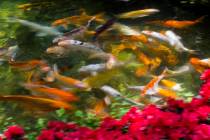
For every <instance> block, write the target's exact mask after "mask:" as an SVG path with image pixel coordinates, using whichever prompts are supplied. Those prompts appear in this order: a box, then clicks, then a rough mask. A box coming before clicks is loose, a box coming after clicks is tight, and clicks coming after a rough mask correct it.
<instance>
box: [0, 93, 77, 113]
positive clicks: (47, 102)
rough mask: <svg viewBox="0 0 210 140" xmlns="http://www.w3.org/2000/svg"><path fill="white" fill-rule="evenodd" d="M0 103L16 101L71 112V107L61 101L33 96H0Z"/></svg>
mask: <svg viewBox="0 0 210 140" xmlns="http://www.w3.org/2000/svg"><path fill="white" fill-rule="evenodd" d="M0 101H16V102H20V103H24V104H28V105H33V106H40V107H42V108H43V109H44V108H51V109H59V108H64V109H67V110H72V109H73V107H72V106H71V105H70V104H67V103H65V102H62V101H56V100H52V99H46V98H41V97H34V96H24V95H7V96H0Z"/></svg>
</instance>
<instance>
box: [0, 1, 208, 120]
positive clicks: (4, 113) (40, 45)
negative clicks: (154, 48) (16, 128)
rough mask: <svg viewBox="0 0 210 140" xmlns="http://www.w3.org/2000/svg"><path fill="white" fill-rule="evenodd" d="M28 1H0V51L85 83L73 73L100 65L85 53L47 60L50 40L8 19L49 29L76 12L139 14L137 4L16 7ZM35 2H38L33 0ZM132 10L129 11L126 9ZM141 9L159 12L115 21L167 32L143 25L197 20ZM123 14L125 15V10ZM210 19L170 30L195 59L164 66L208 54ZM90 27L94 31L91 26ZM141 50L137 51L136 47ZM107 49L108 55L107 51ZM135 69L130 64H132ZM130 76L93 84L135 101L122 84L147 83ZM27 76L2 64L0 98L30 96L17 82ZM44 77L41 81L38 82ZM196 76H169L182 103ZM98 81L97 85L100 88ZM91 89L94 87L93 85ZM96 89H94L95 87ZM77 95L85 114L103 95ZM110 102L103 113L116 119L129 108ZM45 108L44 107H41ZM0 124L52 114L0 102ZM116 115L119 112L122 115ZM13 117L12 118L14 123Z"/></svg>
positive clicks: (124, 72) (181, 12) (182, 13)
mask: <svg viewBox="0 0 210 140" xmlns="http://www.w3.org/2000/svg"><path fill="white" fill-rule="evenodd" d="M27 2H28V1H12V0H11V1H7V0H5V1H4V0H3V1H1V2H0V47H1V48H8V47H11V46H15V45H17V46H18V47H19V50H18V53H17V55H16V57H15V60H17V61H25V60H32V59H42V60H46V61H47V62H48V63H49V64H50V66H52V65H53V64H57V65H58V66H59V68H63V69H64V70H63V71H62V74H63V75H66V76H71V77H74V78H77V79H84V78H86V77H88V76H86V75H83V74H80V73H78V72H77V70H78V68H79V67H81V66H83V65H87V64H94V63H100V62H101V61H99V60H89V59H87V55H86V54H80V53H72V54H71V55H69V56H68V57H64V58H57V57H54V56H52V55H48V54H46V53H45V51H46V49H47V48H48V47H50V46H51V45H52V40H53V37H52V36H44V37H39V36H37V35H36V32H34V31H32V30H30V29H29V28H27V27H24V26H22V25H20V24H17V23H8V22H7V19H8V18H19V19H25V20H29V21H32V22H36V23H39V24H41V25H46V26H50V25H51V23H52V22H53V21H54V20H56V19H59V18H64V17H68V16H72V15H75V14H78V10H79V9H80V8H85V9H86V10H87V12H88V14H90V15H94V14H96V13H99V12H105V14H106V18H107V19H109V18H111V17H112V16H114V15H115V14H117V13H120V12H122V11H129V10H130V9H139V8H144V7H142V6H140V4H139V5H138V4H137V5H135V6H133V5H132V3H131V4H129V3H120V6H113V5H109V4H107V5H106V6H103V4H104V2H95V3H94V4H93V5H94V6H92V4H91V2H93V1H91V2H87V1H62V2H60V1H57V2H52V3H51V4H50V5H45V4H43V5H42V6H39V7H35V8H34V9H31V10H26V11H24V10H21V9H18V8H17V6H18V5H20V4H24V3H27ZM36 2H38V1H36ZM131 5H132V7H131ZM145 8H157V9H160V11H161V12H160V13H158V14H154V15H151V16H148V17H145V18H139V19H135V20H130V19H128V20H119V21H118V22H120V23H122V24H126V25H128V26H132V27H134V28H138V29H139V30H146V29H147V30H154V31H162V30H167V29H169V28H166V27H161V26H156V25H149V24H145V22H146V21H150V20H161V19H179V20H192V19H196V18H197V17H199V16H202V15H199V14H197V13H193V12H189V11H187V10H185V9H183V8H178V7H174V6H172V5H170V4H167V3H165V4H155V3H154V4H153V3H147V5H146V4H145ZM126 9H128V10H126ZM208 18H209V17H207V18H206V19H204V21H203V22H202V23H199V24H197V25H195V26H192V27H190V28H189V29H183V30H176V29H172V30H173V31H174V32H176V33H177V34H178V35H179V36H181V37H182V41H183V43H184V45H185V46H187V47H188V48H190V49H194V50H199V53H198V55H191V54H187V53H183V54H177V58H178V60H179V63H178V64H176V65H172V66H170V65H167V67H168V68H169V69H176V68H178V67H180V66H182V65H185V64H186V63H188V62H189V58H190V57H192V56H194V57H199V58H201V59H203V58H208V57H209V55H210V47H209V44H210V38H209V35H210V30H209V26H208V23H209V20H208ZM73 28H75V26H73V25H72V26H69V27H68V30H71V29H73ZM93 28H94V27H93ZM59 30H60V31H61V32H66V31H68V30H66V29H64V28H62V27H59ZM82 40H83V41H90V40H88V39H86V38H83V39H82ZM100 44H111V45H113V44H119V40H115V41H112V37H110V38H109V37H108V38H106V41H104V42H100ZM140 47H141V46H140ZM109 49H110V48H108V49H107V50H109ZM147 53H148V54H150V50H149V51H148V50H147ZM130 55H134V54H133V52H132V51H130V50H127V51H123V52H122V53H121V54H120V55H119V58H122V59H125V58H127V57H129V56H130ZM133 64H135V63H133ZM165 66H166V64H164V63H163V64H161V65H160V66H159V67H158V68H157V69H156V70H154V71H153V73H152V74H156V75H157V74H160V73H161V71H162V70H163V69H164V67H165ZM134 72H135V65H134V66H132V65H131V66H127V67H125V68H121V69H120V70H118V71H117V72H116V73H115V74H114V75H111V78H108V80H107V77H108V76H109V75H108V74H107V75H106V76H105V77H103V76H102V78H101V79H96V81H92V82H95V85H97V84H98V85H99V86H101V85H102V84H108V85H110V86H112V87H114V88H116V89H117V90H119V91H120V92H121V93H122V94H123V95H124V96H126V97H128V98H131V99H136V98H138V96H139V92H131V91H129V90H127V89H126V85H127V84H129V85H144V84H146V83H148V82H149V81H150V80H151V78H150V77H148V76H147V75H146V76H145V77H141V78H139V77H136V76H135V75H134V74H133V73H134ZM26 75H28V73H27V72H23V71H18V70H16V69H12V68H11V66H10V65H9V63H8V62H3V63H2V64H1V65H0V88H1V89H0V96H3V95H31V92H30V91H29V90H27V89H25V88H24V87H23V86H21V84H22V83H25V82H26V79H27V78H26ZM41 78H43V77H41ZM198 79H199V73H197V72H195V71H194V72H192V73H187V74H185V75H184V76H179V77H174V78H171V80H174V81H176V82H178V83H182V86H183V87H184V90H183V91H182V92H179V93H177V94H178V95H179V96H180V97H181V98H185V99H186V100H190V98H191V97H192V96H193V95H195V94H196V93H197V91H198V88H199V85H200V83H199V81H198ZM100 82H101V83H100ZM93 85H94V84H93ZM96 87H97V86H96ZM75 92H76V95H77V96H79V97H80V101H79V102H76V103H75V106H76V107H77V109H76V110H87V109H88V107H89V106H91V104H92V103H93V102H97V101H98V100H99V99H101V98H102V97H104V96H105V95H104V93H102V92H101V91H100V90H98V89H97V88H96V89H93V90H91V91H75ZM112 100H113V102H112V104H111V105H109V106H108V112H111V114H113V115H114V116H118V115H119V114H120V111H121V110H122V112H125V111H126V109H128V108H129V107H130V106H131V105H130V104H128V103H123V101H122V100H120V99H112ZM42 108H45V106H42ZM0 112H1V114H0V123H2V122H5V120H8V117H9V116H12V117H13V120H16V121H18V120H24V121H31V120H33V119H34V118H39V117H40V116H41V117H44V118H53V115H52V114H49V113H40V112H39V111H37V110H32V111H31V110H30V109H29V110H28V109H26V108H25V107H23V106H19V104H17V103H14V102H1V103H0ZM122 112H121V113H122ZM14 118H15V119H14Z"/></svg>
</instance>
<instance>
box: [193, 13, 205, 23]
mask: <svg viewBox="0 0 210 140" xmlns="http://www.w3.org/2000/svg"><path fill="white" fill-rule="evenodd" d="M207 16H208V15H204V16H201V17H199V18H198V19H196V20H195V22H196V23H199V22H202V21H203V19H204V18H205V17H207Z"/></svg>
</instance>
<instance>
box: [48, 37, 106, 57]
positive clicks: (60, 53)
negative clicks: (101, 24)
mask: <svg viewBox="0 0 210 140" xmlns="http://www.w3.org/2000/svg"><path fill="white" fill-rule="evenodd" d="M73 42H74V41H73ZM71 43H72V42H71V41H70V42H69V41H68V40H64V41H61V42H60V45H63V46H52V47H49V48H47V50H46V51H45V52H46V53H47V54H52V55H55V56H57V57H66V56H68V55H69V54H70V53H72V52H85V53H88V54H90V55H94V54H97V53H104V52H103V50H102V49H100V48H97V47H96V46H94V45H93V44H86V43H85V45H87V46H85V47H84V44H81V45H79V44H77V45H70V44H71ZM74 43H75V42H74Z"/></svg>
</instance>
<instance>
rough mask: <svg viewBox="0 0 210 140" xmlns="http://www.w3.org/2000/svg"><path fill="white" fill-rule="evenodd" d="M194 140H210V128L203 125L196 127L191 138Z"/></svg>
mask: <svg viewBox="0 0 210 140" xmlns="http://www.w3.org/2000/svg"><path fill="white" fill-rule="evenodd" d="M189 137H190V138H191V139H192V140H210V126H209V125H206V124H201V125H198V126H197V127H195V130H194V134H193V135H191V136H189Z"/></svg>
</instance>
